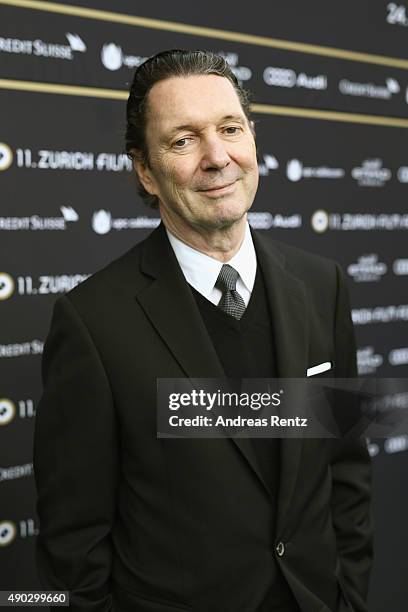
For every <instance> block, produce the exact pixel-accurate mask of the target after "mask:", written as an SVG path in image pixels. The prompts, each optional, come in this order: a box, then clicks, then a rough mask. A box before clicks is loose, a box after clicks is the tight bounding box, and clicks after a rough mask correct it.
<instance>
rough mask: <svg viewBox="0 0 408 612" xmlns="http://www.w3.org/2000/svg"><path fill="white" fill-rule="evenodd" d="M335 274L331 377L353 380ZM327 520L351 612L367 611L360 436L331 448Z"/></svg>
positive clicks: (368, 511)
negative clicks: (329, 516) (330, 519)
mask: <svg viewBox="0 0 408 612" xmlns="http://www.w3.org/2000/svg"><path fill="white" fill-rule="evenodd" d="M336 269H337V300H336V315H335V330H334V335H335V360H336V361H335V367H336V377H337V378H349V377H355V376H357V365H356V347H355V337H354V330H353V323H352V320H351V313H350V302H349V297H348V292H347V286H346V281H345V279H344V276H343V273H342V271H341V269H340V267H339V266H338V265H337V264H336ZM331 470H332V517H333V525H334V529H335V532H336V537H337V548H338V553H339V560H340V567H339V580H340V582H341V583H342V586H343V590H344V592H345V596H346V597H347V598H348V600H349V603H350V604H351V606H352V609H353V611H354V612H367V610H368V608H367V595H368V586H369V577H370V571H371V565H372V560H373V516H372V508H371V486H372V485H371V458H370V456H369V453H368V450H367V443H366V439H365V438H364V437H360V438H356V439H354V440H353V439H347V438H346V439H341V440H336V441H335V442H334V444H333V454H332V461H331Z"/></svg>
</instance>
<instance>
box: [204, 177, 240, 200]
mask: <svg viewBox="0 0 408 612" xmlns="http://www.w3.org/2000/svg"><path fill="white" fill-rule="evenodd" d="M235 183H236V181H233V182H232V183H227V184H226V185H221V186H220V187H213V188H212V189H200V190H199V191H200V193H203V194H204V195H206V196H208V197H210V198H211V197H213V198H217V197H220V196H223V195H228V194H230V193H233V191H234V190H235Z"/></svg>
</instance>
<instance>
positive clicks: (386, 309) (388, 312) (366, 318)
mask: <svg viewBox="0 0 408 612" xmlns="http://www.w3.org/2000/svg"><path fill="white" fill-rule="evenodd" d="M351 316H352V319H353V323H354V325H367V324H369V323H392V322H394V321H408V304H400V305H398V306H393V305H391V306H375V307H374V308H353V309H352V311H351Z"/></svg>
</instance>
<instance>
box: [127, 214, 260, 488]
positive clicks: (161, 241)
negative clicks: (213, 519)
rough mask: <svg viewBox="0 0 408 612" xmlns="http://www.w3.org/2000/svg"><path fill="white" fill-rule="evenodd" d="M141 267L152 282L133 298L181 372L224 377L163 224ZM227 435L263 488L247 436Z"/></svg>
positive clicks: (147, 243) (147, 244) (152, 238)
mask: <svg viewBox="0 0 408 612" xmlns="http://www.w3.org/2000/svg"><path fill="white" fill-rule="evenodd" d="M141 268H142V272H143V273H144V274H146V275H148V276H150V277H151V279H152V282H151V283H149V284H146V285H145V286H144V287H143V288H142V289H140V290H139V291H138V293H137V295H136V299H137V301H138V302H139V304H140V306H141V307H142V308H143V310H144V312H145V314H146V316H147V317H148V318H149V319H150V321H151V323H152V324H153V325H154V327H155V328H156V330H157V332H158V333H159V334H160V336H161V338H162V339H163V341H164V342H165V344H166V345H167V347H168V348H169V350H170V351H171V353H172V354H173V356H174V357H175V359H176V360H177V362H178V364H179V366H180V367H181V369H182V370H183V372H184V373H185V376H186V377H187V378H225V372H224V370H223V367H222V365H221V362H220V360H219V358H218V355H217V353H216V351H215V349H214V346H213V344H212V342H211V339H210V337H209V335H208V332H207V329H206V327H205V324H204V322H203V320H202V318H201V315H200V312H199V310H198V307H197V304H196V301H195V299H194V297H193V295H192V293H191V291H190V289H189V287H188V285H187V283H186V280H185V278H184V275H183V273H182V271H181V269H180V266H179V263H178V261H177V258H176V256H175V254H174V252H173V249H172V247H171V245H170V243H169V241H168V238H167V234H166V231H165V229H164V226H163V224H160V225H159V227H158V228H157V229H156V230H155V231H153V232H152V234H151V235H150V236H149V237H148V238H147V240H146V241H145V244H144V250H143V257H142V264H141ZM230 439H231V441H232V442H233V443H234V444H235V445H236V447H237V448H238V449H239V451H240V452H241V453H242V454H243V456H244V457H245V459H246V460H247V461H248V463H249V465H250V466H251V468H252V469H253V470H254V472H255V473H256V475H257V476H258V478H259V479H260V481H261V483H262V484H263V486H264V487H265V488H266V489H267V485H266V484H265V481H264V479H263V476H262V473H261V471H260V469H259V466H258V462H257V459H256V455H255V451H254V449H253V446H252V444H251V440H250V439H249V438H230ZM267 490H268V489H267Z"/></svg>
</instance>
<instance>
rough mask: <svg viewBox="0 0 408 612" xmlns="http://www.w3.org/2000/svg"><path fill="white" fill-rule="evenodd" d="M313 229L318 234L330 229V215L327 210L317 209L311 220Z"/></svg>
mask: <svg viewBox="0 0 408 612" xmlns="http://www.w3.org/2000/svg"><path fill="white" fill-rule="evenodd" d="M310 223H311V226H312V229H313V230H314V231H315V232H316V233H317V234H323V232H325V231H326V230H328V229H329V215H328V214H327V212H326V211H325V210H322V209H320V210H316V211H315V212H314V213H313V215H312V217H311V220H310Z"/></svg>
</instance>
